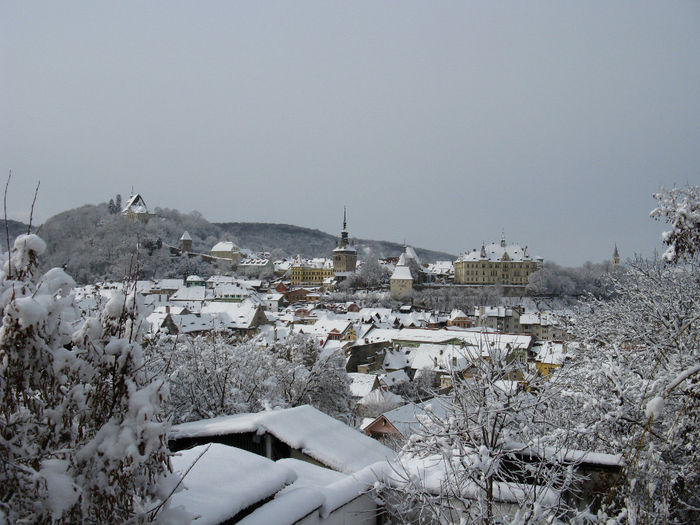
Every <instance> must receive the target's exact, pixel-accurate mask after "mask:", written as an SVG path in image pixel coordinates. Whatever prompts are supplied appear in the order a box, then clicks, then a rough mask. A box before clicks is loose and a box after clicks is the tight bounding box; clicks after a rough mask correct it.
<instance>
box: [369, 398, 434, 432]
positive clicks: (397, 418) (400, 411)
mask: <svg viewBox="0 0 700 525" xmlns="http://www.w3.org/2000/svg"><path fill="white" fill-rule="evenodd" d="M426 410H429V411H430V412H431V413H433V414H435V415H436V416H438V417H444V415H445V413H446V412H447V405H446V404H445V403H444V402H443V401H441V398H439V397H436V398H433V399H430V400H428V401H424V402H422V403H418V404H416V403H409V404H407V405H403V406H400V407H398V408H395V409H393V410H389V411H388V412H384V413H383V414H382V415H381V416H379V417H378V418H376V419H375V420H374V421H376V420H377V419H380V418H382V417H384V418H385V419H386V420H387V421H389V423H391V424H392V425H393V426H394V428H395V429H396V430H398V431H399V433H400V434H401V435H402V436H403V437H405V438H408V437H410V436H411V434H414V433H415V432H417V431H418V430H419V429H420V423H419V421H418V418H419V417H420V416H424V415H425V412H426ZM374 421H373V422H374ZM368 426H369V425H368Z"/></svg>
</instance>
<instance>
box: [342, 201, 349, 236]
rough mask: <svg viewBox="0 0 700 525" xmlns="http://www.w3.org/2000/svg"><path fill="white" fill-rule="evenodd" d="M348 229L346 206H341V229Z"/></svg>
mask: <svg viewBox="0 0 700 525" xmlns="http://www.w3.org/2000/svg"><path fill="white" fill-rule="evenodd" d="M347 229H348V219H347V208H346V207H345V206H343V231H347Z"/></svg>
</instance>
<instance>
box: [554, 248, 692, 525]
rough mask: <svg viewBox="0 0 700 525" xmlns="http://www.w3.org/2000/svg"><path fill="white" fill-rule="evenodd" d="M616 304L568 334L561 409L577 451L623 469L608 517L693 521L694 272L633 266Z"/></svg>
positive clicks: (587, 314)
mask: <svg viewBox="0 0 700 525" xmlns="http://www.w3.org/2000/svg"><path fill="white" fill-rule="evenodd" d="M611 278H612V284H613V285H614V286H615V292H616V296H615V298H614V299H612V300H609V301H600V300H591V301H589V302H588V303H587V304H586V305H585V306H584V307H583V308H582V309H581V312H580V313H579V315H578V317H577V319H576V324H575V326H574V327H573V329H574V332H575V334H576V335H577V336H578V337H579V338H581V339H582V340H584V341H585V342H586V343H587V344H588V350H587V351H582V352H580V353H579V356H578V357H577V358H575V359H574V361H573V363H572V364H571V366H570V367H569V368H568V373H567V374H566V376H567V380H566V381H567V383H568V385H569V386H568V388H567V391H566V393H565V397H566V399H567V400H568V407H569V409H570V410H573V411H575V412H576V413H577V414H580V415H579V418H578V425H577V431H576V435H577V437H578V439H579V440H580V441H581V442H582V443H583V444H587V445H589V446H592V447H598V448H601V449H605V448H608V447H610V448H613V449H615V450H616V451H619V452H621V453H623V454H624V455H625V459H626V468H625V470H624V473H623V475H622V476H621V478H620V480H619V482H618V484H617V486H616V487H615V488H614V490H613V492H611V494H610V496H609V498H608V499H609V501H608V504H609V507H610V508H609V509H608V511H607V512H608V513H609V514H610V515H611V516H612V515H616V516H624V519H625V520H631V521H633V522H644V523H667V522H673V523H689V522H693V521H696V520H697V519H698V518H699V517H700V514H699V512H700V495H699V494H698V491H697V487H698V486H699V485H700V470H699V469H698V465H700V451H699V450H698V447H697V443H699V442H700V330H699V327H698V323H700V299H699V298H700V271H699V268H698V265H697V264H696V263H688V264H684V265H682V266H669V265H668V264H666V263H664V262H663V261H661V260H653V261H645V260H642V259H637V260H635V261H633V262H632V263H631V264H630V265H629V270H628V272H626V273H625V274H619V275H613V276H611Z"/></svg>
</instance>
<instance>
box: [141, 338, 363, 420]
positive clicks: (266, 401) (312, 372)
mask: <svg viewBox="0 0 700 525" xmlns="http://www.w3.org/2000/svg"><path fill="white" fill-rule="evenodd" d="M148 353H149V359H148V361H149V368H150V370H151V373H153V374H155V375H159V374H162V375H164V376H165V377H166V378H167V380H168V382H169V386H170V393H171V401H170V405H169V412H170V414H171V415H172V418H173V422H175V423H180V422H185V421H194V420H198V419H204V418H210V417H215V416H221V415H229V414H236V413H241V412H259V411H261V410H264V409H265V408H268V407H295V406H300V405H304V404H310V405H312V406H314V407H315V408H317V409H319V410H321V411H322V412H325V413H326V414H329V415H331V416H333V417H336V418H339V419H345V420H348V419H349V418H350V390H349V386H348V385H349V379H348V375H347V373H346V372H345V361H344V358H343V356H342V354H341V353H339V352H335V353H327V352H326V353H324V352H323V351H322V350H321V348H320V347H319V345H318V343H317V342H316V341H315V340H313V339H311V338H308V337H305V336H301V335H295V336H292V337H290V338H289V339H288V340H287V341H280V342H277V343H275V344H274V345H272V346H271V347H269V348H265V347H256V346H255V345H253V344H252V343H251V342H249V341H243V342H240V341H238V342H227V341H226V340H225V339H224V338H223V337H222V336H220V335H216V334H215V335H214V336H213V337H206V338H205V337H195V338H191V337H188V336H178V337H176V338H175V337H164V338H162V339H160V340H159V341H157V342H156V343H154V344H153V345H151V346H149V348H148Z"/></svg>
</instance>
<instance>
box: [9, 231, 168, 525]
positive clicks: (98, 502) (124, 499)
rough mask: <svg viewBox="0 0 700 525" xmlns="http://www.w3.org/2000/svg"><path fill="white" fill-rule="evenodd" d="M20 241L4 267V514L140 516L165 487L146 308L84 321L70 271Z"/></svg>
mask: <svg viewBox="0 0 700 525" xmlns="http://www.w3.org/2000/svg"><path fill="white" fill-rule="evenodd" d="M45 247H46V245H45V244H44V242H43V241H42V240H41V239H40V238H39V237H37V236H35V235H23V236H20V237H18V238H17V239H16V241H15V243H14V248H13V249H12V251H11V253H10V254H9V257H7V259H6V261H5V264H4V268H3V271H2V272H1V273H0V308H2V326H1V327H0V395H1V396H2V399H1V400H0V521H3V518H4V519H7V520H8V521H9V522H11V523H13V522H27V523H39V522H42V523H43V522H56V523H80V522H84V521H92V522H100V523H107V522H125V521H127V520H132V521H137V522H143V521H149V520H151V519H153V517H154V516H153V514H154V513H153V512H151V511H152V510H153V509H155V508H156V507H158V505H159V504H160V503H161V502H162V501H163V500H164V499H165V498H166V497H167V493H166V492H167V491H168V488H169V487H170V488H172V487H173V486H174V485H173V479H172V474H170V472H169V467H168V450H167V445H166V439H165V437H166V431H167V426H166V424H165V423H163V422H162V421H161V418H160V414H161V410H162V404H163V403H164V402H165V401H166V399H167V390H166V389H165V388H164V385H163V383H162V382H149V381H148V380H147V378H146V375H145V373H144V369H143V364H144V363H143V357H142V350H141V346H140V344H139V340H140V332H141V316H140V313H141V312H140V309H141V308H142V305H141V304H140V303H139V301H138V300H137V299H136V297H135V295H134V294H133V293H131V294H118V295H116V296H115V297H114V298H113V299H112V300H111V301H110V302H109V303H108V304H107V305H106V307H105V309H104V311H103V312H102V313H101V315H100V316H99V317H96V318H89V319H80V318H79V317H78V313H77V310H76V309H75V308H74V306H73V303H72V298H71V295H70V291H71V289H72V287H73V286H74V282H73V279H71V278H70V277H69V276H68V275H66V274H65V273H64V272H63V271H62V270H60V269H57V268H54V269H52V270H49V271H48V272H46V273H45V274H44V275H43V276H39V275H38V274H37V271H36V268H37V262H38V259H39V257H40V256H41V254H42V253H43V251H44V250H45Z"/></svg>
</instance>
